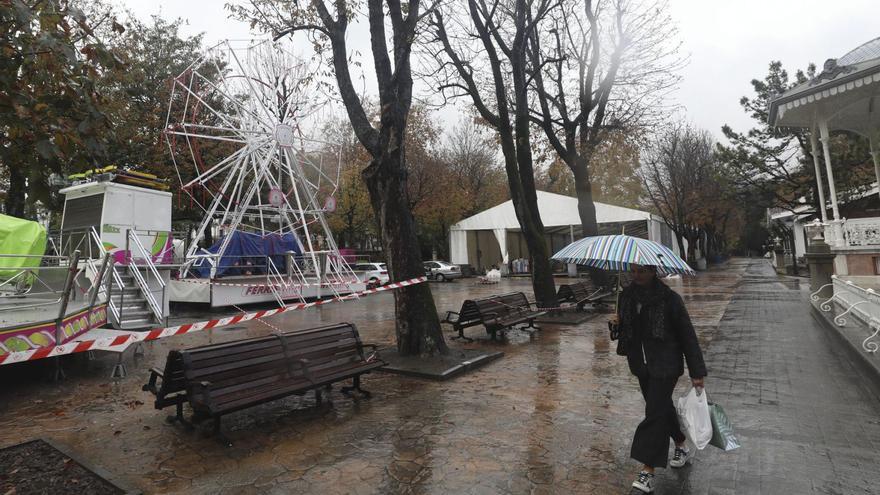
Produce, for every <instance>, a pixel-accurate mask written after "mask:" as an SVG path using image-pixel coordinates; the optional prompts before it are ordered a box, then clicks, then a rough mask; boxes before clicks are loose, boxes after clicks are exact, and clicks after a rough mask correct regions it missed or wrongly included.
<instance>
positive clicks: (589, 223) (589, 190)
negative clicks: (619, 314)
mask: <svg viewBox="0 0 880 495" xmlns="http://www.w3.org/2000/svg"><path fill="white" fill-rule="evenodd" d="M569 168H571V172H572V175H574V190H575V193H576V194H577V200H578V216H579V217H580V220H581V235H583V237H591V236H596V235H599V221H598V220H597V219H596V204H595V203H593V184H592V181H590V171H589V169H588V168H587V159H586V158H585V157H583V156H581V155H577V157H576V158H575V160H574V165H572V164H571V163H569ZM589 273H590V280H592V281H593V284H594V285H595V286H596V287H605V286H607V285H608V272H606V271H605V270H599V269H596V268H590V270H589Z"/></svg>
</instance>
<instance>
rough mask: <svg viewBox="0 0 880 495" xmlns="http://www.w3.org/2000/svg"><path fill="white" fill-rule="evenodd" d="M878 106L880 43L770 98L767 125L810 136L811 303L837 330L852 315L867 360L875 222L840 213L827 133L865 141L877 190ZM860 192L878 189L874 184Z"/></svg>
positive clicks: (877, 308)
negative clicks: (815, 212) (815, 207)
mask: <svg viewBox="0 0 880 495" xmlns="http://www.w3.org/2000/svg"><path fill="white" fill-rule="evenodd" d="M878 107H880V38H876V39H874V40H872V41H869V42H867V43H865V44H863V45H861V46H859V47H857V48H855V49H854V50H852V51H850V52H849V53H847V54H846V55H844V56H842V57H840V58H838V59H829V60H827V61H826V62H825V64H824V66H823V70H822V72H821V73H820V74H818V75H817V76H816V77H814V78H813V79H811V80H809V81H806V82H804V83H802V84H799V85H797V86H795V87H794V88H792V89H790V90H788V91H786V92H785V93H783V94H781V95H779V96H777V97H775V98H774V99H773V100H772V101H771V102H770V108H769V119H770V124H771V125H773V126H776V127H787V128H800V129H807V130H808V134H809V139H810V146H811V151H812V153H811V154H812V161H813V166H814V172H815V174H816V189H817V192H818V196H819V197H818V203H819V212H820V218H821V221H820V220H819V219H817V220H816V221H815V222H813V223H812V224H810V225H808V226H807V232H808V237H809V238H810V239H809V241H810V246H809V247H808V250H807V258H808V260H809V262H810V264H811V276H812V278H813V280H812V284H811V286H812V287H813V290H814V292H813V297H812V298H813V301H814V302H816V303H818V305H819V306H820V308H821V310H822V311H824V312H826V313H834V317H833V318H832V320H833V321H834V323H835V324H836V325H838V326H841V327H843V326H845V325H847V318H848V317H853V319H854V320H855V321H857V322H858V323H859V324H860V325H862V326H863V327H867V329H868V331H867V333H866V335H865V336H866V337H867V338H865V339H864V340H863V341H862V342H861V346H862V348H863V349H864V351H867V352H869V353H872V354H873V353H875V352H876V351H877V350H878V348H880V344H878V343H877V340H876V339H877V336H878V333H880V217H870V216H863V215H855V214H854V215H853V217H854V218H845V217H843V216H842V215H841V208H840V206H839V205H838V200H839V197H838V194H837V188H836V185H835V181H834V172H833V169H832V155H831V135H832V133H834V132H847V133H851V134H856V135H859V136H862V137H864V138H865V139H867V140H868V143H869V144H870V153H871V157H872V159H873V163H874V172H875V180H876V183H877V184H880V108H878ZM823 168H824V175H825V177H824V178H823V170H822V169H823ZM866 186H874V187H875V189H874V190H875V191H877V189H876V185H875V184H866ZM829 210H830V211H829ZM826 263H827V268H823V266H822V265H823V264H826ZM823 279H824V280H823ZM829 289H831V290H829Z"/></svg>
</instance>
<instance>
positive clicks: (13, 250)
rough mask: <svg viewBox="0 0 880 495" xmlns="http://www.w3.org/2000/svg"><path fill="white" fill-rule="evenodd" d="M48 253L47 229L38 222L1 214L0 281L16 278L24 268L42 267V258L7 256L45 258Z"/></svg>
mask: <svg viewBox="0 0 880 495" xmlns="http://www.w3.org/2000/svg"><path fill="white" fill-rule="evenodd" d="M45 252H46V229H44V228H43V226H42V225H40V224H38V223H37V222H31V221H30V220H23V219H21V218H16V217H10V216H8V215H2V214H0V254H2V255H4V256H0V280H7V279H9V278H12V277H14V276H15V275H16V274H17V273H19V272H20V271H21V269H22V268H24V267H34V268H36V267H38V266H40V258H26V257H10V256H6V255H10V254H12V255H16V254H18V255H35V256H43V254H45Z"/></svg>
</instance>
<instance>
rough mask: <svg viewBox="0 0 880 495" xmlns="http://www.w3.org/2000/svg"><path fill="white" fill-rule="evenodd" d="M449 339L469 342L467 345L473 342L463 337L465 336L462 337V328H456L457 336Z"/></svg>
mask: <svg viewBox="0 0 880 495" xmlns="http://www.w3.org/2000/svg"><path fill="white" fill-rule="evenodd" d="M450 338H451V339H452V340H458V339H461V340H465V341H467V342H469V343H470V342H473V341H474V339H472V338H470V337H465V336H464V328H458V335H453V336H452V337H450Z"/></svg>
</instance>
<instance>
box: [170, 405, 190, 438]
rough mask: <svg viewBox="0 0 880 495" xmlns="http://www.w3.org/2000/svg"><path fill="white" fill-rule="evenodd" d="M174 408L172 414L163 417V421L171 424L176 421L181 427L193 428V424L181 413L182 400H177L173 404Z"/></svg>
mask: <svg viewBox="0 0 880 495" xmlns="http://www.w3.org/2000/svg"><path fill="white" fill-rule="evenodd" d="M175 408H176V410H175V414H174V416H168V417H167V418H165V421H166V422H168V423H169V424H173V423H174V422H175V421H176V422H178V423H180V424H182V425H183V427H184V428H186V429H187V430H189V431H192V430H194V429H195V426H194V425H193V424H192V423H191V422H190V421H189V420H187V419H186V417H185V416H184V415H183V402H178V403H177V404H175Z"/></svg>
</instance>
